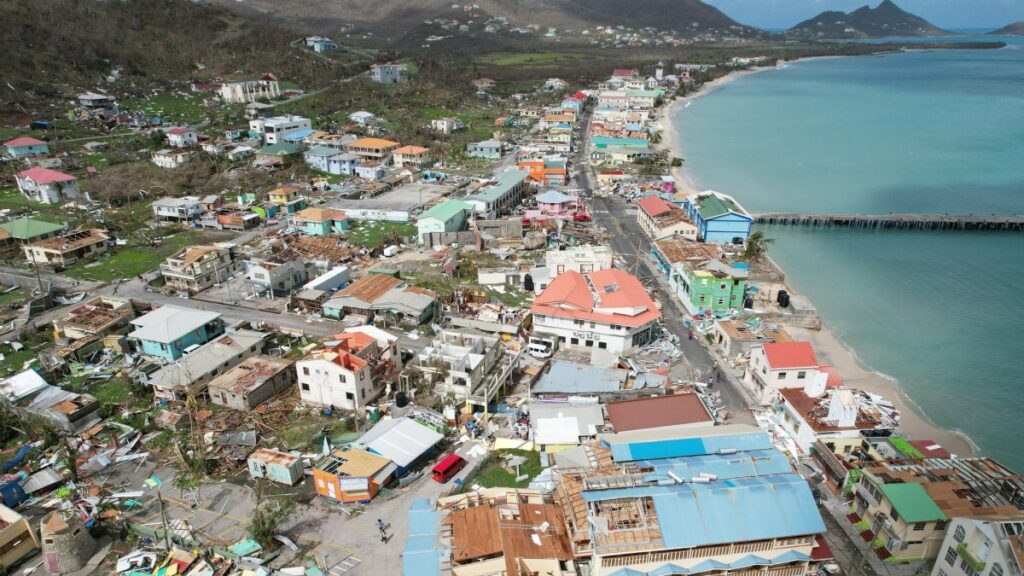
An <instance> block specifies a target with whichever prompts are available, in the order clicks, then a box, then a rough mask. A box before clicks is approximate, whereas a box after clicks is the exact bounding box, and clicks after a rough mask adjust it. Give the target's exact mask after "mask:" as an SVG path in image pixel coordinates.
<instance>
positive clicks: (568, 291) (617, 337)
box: [530, 268, 661, 354]
mask: <svg viewBox="0 0 1024 576" xmlns="http://www.w3.org/2000/svg"><path fill="white" fill-rule="evenodd" d="M530 311H531V312H532V313H533V324H534V328H535V329H536V330H537V331H538V332H544V333H547V334H553V335H555V336H557V337H558V341H559V342H560V345H561V346H563V347H569V348H595V347H596V348H598V349H601V350H608V352H610V353H613V354H619V353H622V352H625V351H627V350H631V349H633V348H636V347H637V346H642V345H644V344H646V343H648V342H650V341H652V340H654V339H655V338H656V337H657V330H658V328H657V323H658V319H660V318H661V312H660V311H659V310H658V308H657V307H656V306H655V305H654V301H652V300H651V297H650V296H649V295H648V294H647V291H646V290H644V287H643V285H642V284H641V283H640V281H639V280H637V278H636V276H633V275H631V274H628V273H626V272H624V271H622V270H617V269H614V268H609V269H607V270H599V271H595V272H590V273H587V274H581V273H579V272H576V271H568V272H564V273H562V274H559V275H558V277H556V278H555V279H554V280H552V281H551V283H550V284H549V285H548V287H547V289H545V290H544V291H543V292H541V294H540V295H539V296H537V298H536V300H534V303H533V306H531V307H530Z"/></svg>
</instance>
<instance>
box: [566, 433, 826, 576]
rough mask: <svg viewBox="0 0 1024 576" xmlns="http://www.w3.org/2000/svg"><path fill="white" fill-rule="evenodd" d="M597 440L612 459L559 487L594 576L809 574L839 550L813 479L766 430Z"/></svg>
mask: <svg viewBox="0 0 1024 576" xmlns="http://www.w3.org/2000/svg"><path fill="white" fill-rule="evenodd" d="M598 442H599V444H598V446H597V447H595V448H594V451H595V454H597V453H605V452H607V453H610V456H611V461H612V464H611V465H608V464H605V465H604V466H595V467H593V468H592V469H589V470H584V471H578V470H567V471H565V472H563V477H562V479H561V480H560V481H559V484H558V486H557V487H556V490H557V492H558V495H559V497H560V501H562V502H565V503H566V504H564V505H563V512H564V515H565V517H566V520H567V524H568V525H569V527H570V536H571V538H570V540H571V541H572V542H573V546H574V549H575V551H576V553H577V554H584V555H589V556H590V557H591V564H590V565H591V574H592V576H609V575H610V576H645V575H650V576H661V575H668V574H704V573H718V572H723V571H748V570H757V572H758V574H768V575H771V576H803V575H804V574H808V573H815V572H816V570H817V565H818V564H820V563H821V562H823V561H827V560H830V559H831V558H832V555H831V551H830V550H829V549H828V546H827V545H826V544H825V543H824V540H823V539H822V538H820V535H821V534H823V533H824V532H825V524H824V522H823V521H822V518H821V514H820V513H819V511H818V507H817V504H816V503H815V499H814V497H813V495H812V493H811V488H810V485H809V484H808V483H807V481H806V480H804V479H803V478H802V477H800V476H799V475H797V474H795V473H794V472H793V468H792V465H791V464H790V462H789V459H788V458H787V457H786V456H785V455H784V454H782V453H781V452H779V451H778V450H776V449H775V448H774V447H773V446H772V443H771V439H770V438H769V437H768V435H767V434H766V433H765V432H763V431H761V430H760V429H758V428H755V427H753V426H747V425H729V426H715V427H704V428H692V427H685V426H665V427H662V428H652V429H647V430H635V431H630V432H623V433H619V434H605V435H601V436H599V440H598ZM602 449H603V450H602ZM603 458H604V457H601V456H600V455H597V461H601V460H602V459H603Z"/></svg>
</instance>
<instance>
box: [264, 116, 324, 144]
mask: <svg viewBox="0 0 1024 576" xmlns="http://www.w3.org/2000/svg"><path fill="white" fill-rule="evenodd" d="M302 130H310V131H311V130H313V123H312V122H310V120H309V118H305V117H303V116H295V115H291V114H289V115H287V116H274V117H272V118H257V119H255V120H250V121H249V133H250V134H252V135H256V134H259V135H260V137H262V138H263V142H264V143H266V144H278V143H281V142H283V140H284V137H285V136H288V135H289V134H292V133H294V132H299V131H302Z"/></svg>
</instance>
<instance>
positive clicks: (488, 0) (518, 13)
mask: <svg viewBox="0 0 1024 576" xmlns="http://www.w3.org/2000/svg"><path fill="white" fill-rule="evenodd" d="M212 1H213V2H215V3H217V4H220V5H222V6H224V7H227V8H229V9H231V10H238V11H242V12H246V13H249V14H261V15H264V16H266V17H270V18H273V19H274V20H275V21H282V22H288V23H290V24H292V25H295V26H301V27H304V28H308V29H310V30H313V31H316V32H318V33H320V34H326V35H331V34H339V33H340V28H341V27H342V26H346V25H354V26H355V27H356V28H357V29H360V30H366V31H371V32H373V33H374V34H376V35H378V36H380V35H386V36H391V37H394V38H397V37H400V36H402V35H404V34H405V33H406V32H407V31H409V30H411V29H414V28H415V27H416V26H417V25H419V24H422V23H423V21H424V20H432V19H435V18H449V19H460V20H463V21H464V20H466V19H467V18H470V17H471V15H472V14H476V15H478V16H482V17H485V18H501V17H504V18H507V20H508V22H509V24H510V25H513V26H527V25H531V24H532V25H538V26H542V27H545V28H547V27H556V28H560V29H565V28H571V29H576V30H580V29H585V28H589V27H593V26H597V25H620V24H621V25H623V26H627V27H633V28H642V27H647V26H650V27H655V28H658V29H662V30H669V29H677V30H683V29H686V30H690V29H692V28H693V27H694V23H696V25H697V28H705V29H706V28H717V29H725V28H728V27H730V26H734V25H736V22H735V21H733V20H732V19H731V18H729V17H728V16H726V15H725V14H723V13H722V12H721V11H719V10H718V9H717V8H714V7H712V6H709V5H708V4H705V3H703V2H701V1H700V0H631V1H630V2H629V3H628V4H625V3H623V2H621V1H620V0H477V1H475V2H473V3H472V5H467V7H469V8H470V9H469V10H466V9H465V8H464V7H463V6H461V5H460V6H459V7H458V8H453V3H452V1H451V0H378V1H375V2H367V1H366V0H244V1H239V0H212ZM455 4H459V3H455ZM627 8H628V9H627Z"/></svg>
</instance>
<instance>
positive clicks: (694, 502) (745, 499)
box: [583, 474, 825, 550]
mask: <svg viewBox="0 0 1024 576" xmlns="http://www.w3.org/2000/svg"><path fill="white" fill-rule="evenodd" d="M642 497H650V498H651V500H652V501H653V502H654V508H655V511H656V512H657V514H658V522H659V524H660V527H661V533H662V539H663V540H664V542H665V548H666V549H669V550H671V549H677V548H693V547H696V546H711V545H715V544H725V543H728V542H748V541H753V540H770V539H772V538H791V537H796V536H804V535H809V534H817V533H820V532H824V531H825V524H824V522H822V520H821V514H819V513H818V507H817V505H816V504H815V503H814V497H813V496H812V495H811V489H810V486H808V484H807V481H806V480H804V479H803V478H801V477H799V476H797V475H796V474H778V475H771V476H761V477H757V478H738V479H732V480H724V481H715V482H710V483H706V484H701V483H684V484H674V485H671V486H640V487H633V488H621V489H616V490H590V491H585V492H584V493H583V498H584V500H586V501H587V502H597V501H604V500H617V499H623V498H642Z"/></svg>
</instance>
